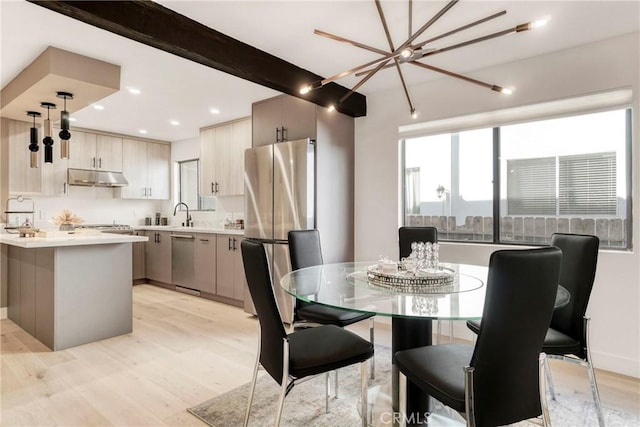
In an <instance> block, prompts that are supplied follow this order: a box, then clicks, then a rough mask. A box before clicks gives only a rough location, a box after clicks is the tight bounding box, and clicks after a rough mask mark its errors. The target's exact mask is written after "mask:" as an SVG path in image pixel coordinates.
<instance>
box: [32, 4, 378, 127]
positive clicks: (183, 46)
mask: <svg viewBox="0 0 640 427" xmlns="http://www.w3.org/2000/svg"><path fill="white" fill-rule="evenodd" d="M28 1H30V2H31V3H34V4H37V5H39V6H42V7H44V8H47V9H50V10H53V11H55V12H58V13H61V14H63V15H66V16H69V17H71V18H74V19H77V20H79V21H82V22H84V23H87V24H90V25H93V26H96V27H98V28H102V29H104V30H107V31H110V32H112V33H115V34H118V35H121V36H123V37H126V38H129V39H131V40H135V41H137V42H140V43H144V44H146V45H148V46H152V47H155V48H157V49H160V50H163V51H165V52H169V53H173V54H174V55H178V56H180V57H183V58H185V59H188V60H191V61H194V62H197V63H200V64H202V65H206V66H208V67H211V68H215V69H216V70H220V71H223V72H225V73H228V74H231V75H233V76H236V77H239V78H241V79H244V80H248V81H251V82H254V83H257V84H259V85H261V86H266V87H268V88H271V89H274V90H277V91H279V92H283V93H286V94H289V95H292V96H295V97H298V98H301V99H306V100H308V101H311V102H313V103H315V104H317V105H320V106H324V107H326V106H328V105H330V104H337V102H338V100H339V99H340V98H341V97H342V96H343V95H344V94H346V93H348V92H349V89H347V88H345V87H343V86H340V85H338V84H337V83H329V84H327V85H325V86H323V87H322V88H319V89H317V90H314V91H312V92H310V93H308V94H306V95H304V96H303V95H301V94H300V92H299V91H300V88H301V87H302V86H305V85H308V84H311V83H314V82H317V81H320V80H322V79H323V77H322V76H319V75H317V74H314V73H312V72H310V71H307V70H305V69H302V68H300V67H298V66H296V65H294V64H291V63H289V62H287V61H284V60H282V59H280V58H278V57H276V56H273V55H271V54H269V53H267V52H264V51H262V50H260V49H256V48H255V47H253V46H250V45H248V44H246V43H243V42H241V41H239V40H236V39H234V38H231V37H229V36H227V35H225V34H222V33H220V32H219V31H216V30H214V29H211V28H209V27H207V26H205V25H203V24H201V23H199V22H197V21H194V20H193V19H190V18H187V17H186V16H184V15H181V14H179V13H177V12H175V11H173V10H171V9H168V8H166V7H164V6H161V5H160V4H158V3H154V2H152V1H147V0H134V1H65V0H62V1H58V0H56V1H52V0H45V1H41V0H28ZM141 60H144V59H142V58H141ZM337 109H338V111H340V112H342V113H344V114H347V115H349V116H352V117H361V116H365V115H366V114H367V101H366V98H365V96H364V95H362V94H360V93H354V94H352V95H351V96H349V97H348V98H347V99H346V100H345V101H344V102H343V103H342V104H340V106H338V108H337Z"/></svg>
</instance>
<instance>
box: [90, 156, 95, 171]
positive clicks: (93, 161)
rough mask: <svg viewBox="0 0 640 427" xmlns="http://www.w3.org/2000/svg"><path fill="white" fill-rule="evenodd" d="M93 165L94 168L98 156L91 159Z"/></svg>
mask: <svg viewBox="0 0 640 427" xmlns="http://www.w3.org/2000/svg"><path fill="white" fill-rule="evenodd" d="M91 167H92V168H95V167H96V158H95V157H94V158H92V159H91Z"/></svg>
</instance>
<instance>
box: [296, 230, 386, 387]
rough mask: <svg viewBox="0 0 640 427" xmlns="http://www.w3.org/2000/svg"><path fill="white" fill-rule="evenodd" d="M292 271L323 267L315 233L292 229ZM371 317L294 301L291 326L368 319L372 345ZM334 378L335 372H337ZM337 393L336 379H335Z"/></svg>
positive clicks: (372, 327) (373, 336) (373, 338)
mask: <svg viewBox="0 0 640 427" xmlns="http://www.w3.org/2000/svg"><path fill="white" fill-rule="evenodd" d="M287 237H288V240H289V256H290V258H291V269H292V270H299V269H301V268H306V267H313V266H316V265H322V264H323V263H324V262H323V260H322V247H321V246H320V233H319V232H318V230H291V231H289V233H288V235H287ZM374 316H375V315H374V314H372V313H362V312H358V311H350V310H344V309H340V308H333V307H328V306H325V305H320V304H314V303H312V302H305V301H302V300H299V299H296V302H295V306H294V312H293V320H294V323H293V326H294V328H295V327H299V326H302V327H304V326H317V325H336V326H340V327H341V328H344V327H345V326H349V325H352V324H354V323H357V322H361V321H363V320H367V319H369V341H371V344H374V341H375V325H374ZM336 375H337V373H336ZM371 378H375V358H373V359H371ZM336 392H337V380H336Z"/></svg>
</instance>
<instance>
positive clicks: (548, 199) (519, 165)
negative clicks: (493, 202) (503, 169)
mask: <svg viewBox="0 0 640 427" xmlns="http://www.w3.org/2000/svg"><path fill="white" fill-rule="evenodd" d="M507 171H508V174H507V211H508V213H507V214H508V215H527V216H535V215H556V159H555V157H541V158H532V159H514V160H507Z"/></svg>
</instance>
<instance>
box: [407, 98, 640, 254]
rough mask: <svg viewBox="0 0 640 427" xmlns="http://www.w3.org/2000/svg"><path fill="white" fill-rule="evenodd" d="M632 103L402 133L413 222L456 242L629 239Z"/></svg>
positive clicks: (610, 244)
mask: <svg viewBox="0 0 640 427" xmlns="http://www.w3.org/2000/svg"><path fill="white" fill-rule="evenodd" d="M630 126H631V110H628V109H626V110H625V109H618V110H614V111H606V112H598V113H591V114H581V115H573V116H569V117H561V118H554V119H549V120H538V121H530V122H526V123H520V124H512V125H507V126H499V127H486V128H483V129H478V130H473V131H464V132H453V133H445V134H440V135H433V136H416V137H412V138H407V139H405V140H404V141H403V162H404V167H405V173H404V176H405V180H404V210H403V211H404V223H405V225H432V226H436V227H437V228H438V234H439V238H440V239H442V240H453V241H479V242H495V243H519V244H545V243H548V242H549V240H550V236H551V234H552V233H554V232H569V233H586V234H595V235H597V236H598V237H600V240H601V247H605V248H629V245H630V242H631V239H630V229H629V224H630V211H631V209H630V206H631V205H630V203H629V197H630V196H629V195H630V194H631V189H630V186H631V167H630V152H631V132H630Z"/></svg>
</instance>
